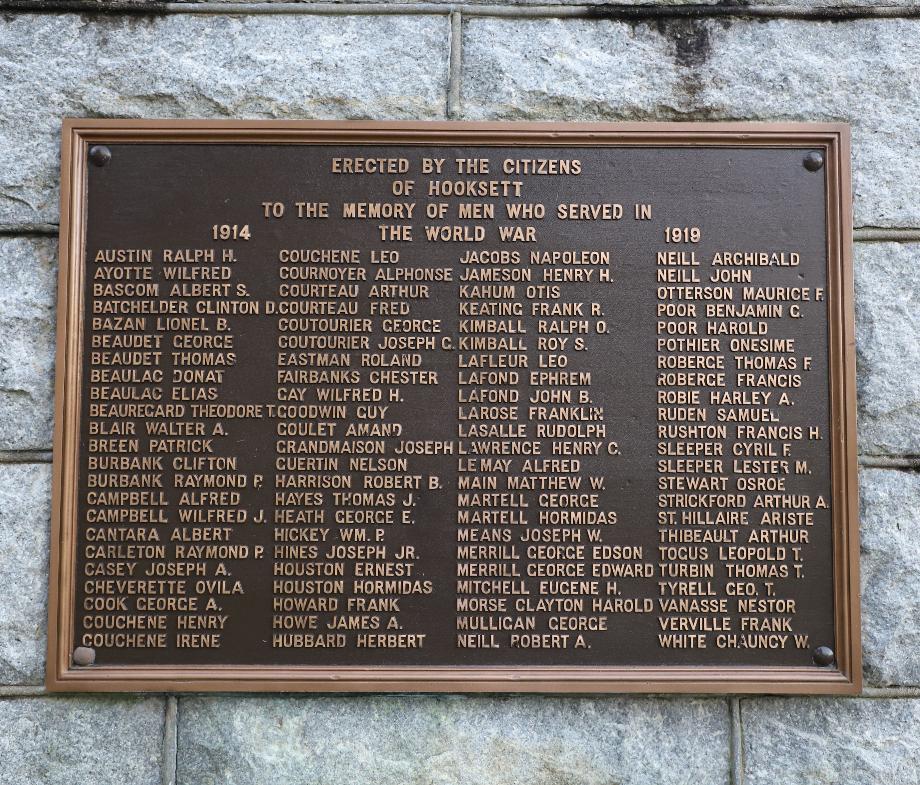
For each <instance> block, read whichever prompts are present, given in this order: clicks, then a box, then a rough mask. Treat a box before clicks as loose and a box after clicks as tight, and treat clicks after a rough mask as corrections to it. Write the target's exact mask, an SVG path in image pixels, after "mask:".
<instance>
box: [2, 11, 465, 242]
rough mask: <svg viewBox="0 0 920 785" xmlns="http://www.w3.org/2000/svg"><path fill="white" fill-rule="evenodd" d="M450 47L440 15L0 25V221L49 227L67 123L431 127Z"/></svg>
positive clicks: (32, 18)
mask: <svg viewBox="0 0 920 785" xmlns="http://www.w3.org/2000/svg"><path fill="white" fill-rule="evenodd" d="M448 41H449V22H448V18H447V16H446V15H444V16H408V17H395V16H337V17H328V16H321V17H320V16H304V15H281V16H227V15H220V16H199V15H176V16H165V17H164V16H102V15H74V14H65V15H57V16H51V15H32V14H24V15H12V16H6V17H3V18H0V84H2V85H3V86H4V88H3V89H4V100H3V101H2V102H0V149H3V150H5V151H7V155H4V156H3V158H2V160H0V225H3V224H7V225H9V224H21V223H42V222H49V221H50V222H55V221H57V215H58V194H57V186H58V179H59V171H58V170H59V163H58V155H59V148H60V126H61V118H62V117H64V116H76V117H154V118H162V117H216V118H235V119H243V118H288V119H290V118H310V119H319V118H324V119H343V118H412V119H422V120H424V119H438V118H441V117H443V116H444V112H445V110H446V92H447V58H448ZM14 151H15V154H13V153H14Z"/></svg>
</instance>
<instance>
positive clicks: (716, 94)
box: [462, 18, 920, 227]
mask: <svg viewBox="0 0 920 785" xmlns="http://www.w3.org/2000/svg"><path fill="white" fill-rule="evenodd" d="M918 33H920V21H917V20H859V21H851V22H838V23H830V22H813V21H801V20H788V19H787V20H773V21H751V20H712V19H709V20H699V19H674V20H670V21H658V22H639V23H634V24H630V23H624V22H611V21H586V20H565V21H560V20H551V19H547V20H532V21H520V20H506V19H485V18H482V19H470V20H468V21H467V22H466V24H465V26H464V35H463V89H462V102H463V113H464V116H465V117H467V118H470V119H521V120H524V119H527V120H532V119H547V120H549V119H559V120H691V119H692V120H759V121H767V120H772V121H845V122H849V123H851V124H852V128H853V148H854V158H853V160H854V199H855V216H856V218H855V221H856V225H857V226H902V227H903V226H920V199H918V198H917V183H920V122H918V120H920V80H917V79H916V78H915V74H916V64H917V57H916V52H915V50H914V47H913V44H912V43H911V41H912V40H913V39H914V38H915V37H916V35H917V34H918Z"/></svg>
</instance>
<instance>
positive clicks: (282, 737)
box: [178, 696, 729, 785]
mask: <svg viewBox="0 0 920 785" xmlns="http://www.w3.org/2000/svg"><path fill="white" fill-rule="evenodd" d="M179 739H180V742H179V759H178V781H179V782H189V783H195V784H196V785H217V783H221V784H223V785H244V784H245V785H250V784H251V783H254V782H258V783H260V785H275V784H276V783H285V785H295V784H296V785H307V784H308V783H309V785H314V784H315V785H354V783H389V782H392V783H394V784H395V783H398V785H423V784H424V785H448V784H450V785H453V784H454V783H469V784H470V785H489V784H490V783H495V785H563V784H565V785H612V783H617V785H639V784H640V783H642V784H643V785H644V784H645V783H648V784H649V785H652V783H654V785H671V784H672V783H673V784H676V783H693V784H694V785H707V784H709V783H711V784H712V785H724V783H726V782H727V781H728V758H729V728H728V707H727V703H726V702H725V701H724V700H720V699H712V700H692V699H691V700H688V699H675V700H657V699H653V698H641V697H639V698H600V699H564V698H532V697H510V698H496V697H482V698H472V697H431V696H416V697H407V696H389V697H386V696H380V697H373V696H364V697H342V698H332V697H314V698H309V697H303V698H291V697H280V696H279V697H272V698H261V697H241V698H230V697H190V698H182V699H181V700H180V704H179Z"/></svg>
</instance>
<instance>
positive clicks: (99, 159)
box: [89, 144, 112, 166]
mask: <svg viewBox="0 0 920 785" xmlns="http://www.w3.org/2000/svg"><path fill="white" fill-rule="evenodd" d="M89 160H90V161H92V162H93V163H94V164H96V166H105V165H106V164H107V163H108V162H109V161H111V160H112V151H111V150H109V148H108V147H106V146H105V145H102V144H96V145H93V146H92V147H90V148H89Z"/></svg>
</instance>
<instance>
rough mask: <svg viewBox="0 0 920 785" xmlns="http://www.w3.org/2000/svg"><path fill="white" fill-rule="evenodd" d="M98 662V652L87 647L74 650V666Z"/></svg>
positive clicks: (78, 647)
mask: <svg viewBox="0 0 920 785" xmlns="http://www.w3.org/2000/svg"><path fill="white" fill-rule="evenodd" d="M95 661H96V650H95V649H90V648H89V647H87V646H77V648H76V649H74V650H73V664H74V665H80V666H85V665H92V664H93V663H94V662H95Z"/></svg>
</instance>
